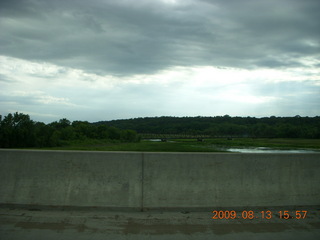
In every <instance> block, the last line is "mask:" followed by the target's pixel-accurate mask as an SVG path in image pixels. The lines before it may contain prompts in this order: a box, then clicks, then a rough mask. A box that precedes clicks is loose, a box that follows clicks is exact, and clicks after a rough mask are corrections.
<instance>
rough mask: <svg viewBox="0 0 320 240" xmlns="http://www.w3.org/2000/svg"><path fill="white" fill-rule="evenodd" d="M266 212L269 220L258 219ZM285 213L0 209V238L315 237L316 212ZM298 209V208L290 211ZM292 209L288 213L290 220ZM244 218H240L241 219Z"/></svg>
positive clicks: (319, 225) (319, 233)
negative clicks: (220, 215) (226, 215)
mask: <svg viewBox="0 0 320 240" xmlns="http://www.w3.org/2000/svg"><path fill="white" fill-rule="evenodd" d="M267 210H270V211H271V213H272V218H270V219H266V218H262V213H261V211H265V212H264V215H265V217H266V216H267V213H266V211H267ZM280 210H281V211H282V210H284V209H276V208H273V209H256V210H254V216H255V217H256V218H254V219H243V218H242V217H241V215H242V211H238V212H237V216H238V217H240V218H236V219H212V216H213V214H212V213H211V212H210V211H208V212H114V211H103V210H77V211H75V210H65V211H62V210H39V209H29V210H28V209H10V208H0V239H1V240H10V239H23V240H28V239H32V240H37V239H47V240H50V239H70V240H71V239H72V240H74V239H78V240H81V239H92V240H96V239H103V240H105V239H113V240H117V239H128V240H129V239H130V240H131V239H132V240H135V239H137V240H138V239H139V240H140V239H169V240H170V239H184V240H185V239H200V240H201V239H210V240H213V239H246V240H248V239H266V240H270V239H290V240H292V239H299V240H300V239H302V240H308V239H317V240H318V239H320V209H319V208H313V209H307V208H303V207H299V210H307V211H308V212H307V215H306V218H304V219H302V218H301V219H296V218H290V219H281V218H280V216H279V212H278V211H280ZM295 210H297V209H295ZM295 210H294V211H290V212H289V214H291V215H292V216H295V215H294V214H295ZM244 217H245V216H244Z"/></svg>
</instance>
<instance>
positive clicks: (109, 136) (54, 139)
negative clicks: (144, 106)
mask: <svg viewBox="0 0 320 240" xmlns="http://www.w3.org/2000/svg"><path fill="white" fill-rule="evenodd" d="M86 139H105V140H112V141H113V140H114V141H123V142H133V141H139V137H138V135H137V133H136V132H135V131H134V130H123V129H119V128H116V127H114V126H108V125H106V124H100V125H96V124H92V123H89V122H87V121H73V122H70V121H69V120H68V119H66V118H63V119H60V120H59V121H55V122H52V123H49V124H45V123H43V122H36V121H33V120H31V119H30V116H29V115H27V114H23V113H18V112H16V113H14V114H11V113H9V114H8V115H7V116H4V117H2V115H0V147H1V148H13V147H55V146H61V145H63V144H64V143H66V142H67V141H70V140H86Z"/></svg>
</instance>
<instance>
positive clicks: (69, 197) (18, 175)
mask: <svg viewBox="0 0 320 240" xmlns="http://www.w3.org/2000/svg"><path fill="white" fill-rule="evenodd" d="M0 166H1V167H0V183H1V187H0V203H7V204H32V205H50V206H94V207H111V208H112V207H120V208H126V207H128V208H140V207H141V206H140V203H141V153H140V154H139V153H131V154H118V153H110V152H108V153H103V152H79V151H78V152H77V151H14V150H13V151H11V150H10V151H9V150H8V151H4V150H2V151H0Z"/></svg>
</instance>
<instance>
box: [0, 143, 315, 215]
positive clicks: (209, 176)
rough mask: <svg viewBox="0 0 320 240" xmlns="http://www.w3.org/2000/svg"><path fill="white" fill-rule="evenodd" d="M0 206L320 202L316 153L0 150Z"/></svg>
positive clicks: (182, 206) (183, 206)
mask: <svg viewBox="0 0 320 240" xmlns="http://www.w3.org/2000/svg"><path fill="white" fill-rule="evenodd" d="M0 166H1V167H0V184H1V186H0V204H23V205H46V206H48V205H49V206H73V207H84V206H85V207H106V208H121V209H124V208H130V209H145V210H147V209H157V208H163V209H186V208H208V209H212V208H214V207H246V206H248V207H249V206H296V205H320V184H319V183H320V174H319V172H320V154H243V153H242V154H235V153H139V152H87V151H31V150H4V149H2V150H0Z"/></svg>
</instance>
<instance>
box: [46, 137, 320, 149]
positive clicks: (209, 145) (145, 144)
mask: <svg viewBox="0 0 320 240" xmlns="http://www.w3.org/2000/svg"><path fill="white" fill-rule="evenodd" d="M226 147H243V148H246V147H269V148H275V149H318V150H319V149H320V139H277V138H274V139H266V138H257V139H251V138H236V139H232V140H227V139H222V138H215V139H205V140H204V141H203V142H198V141H197V140H196V139H175V140H172V141H168V142H153V141H147V140H142V141H140V142H132V143H124V142H119V141H105V140H94V139H86V140H82V141H69V142H65V143H64V144H63V146H60V147H52V148H43V149H50V150H89V151H145V152H222V151H223V150H221V149H223V148H226Z"/></svg>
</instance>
